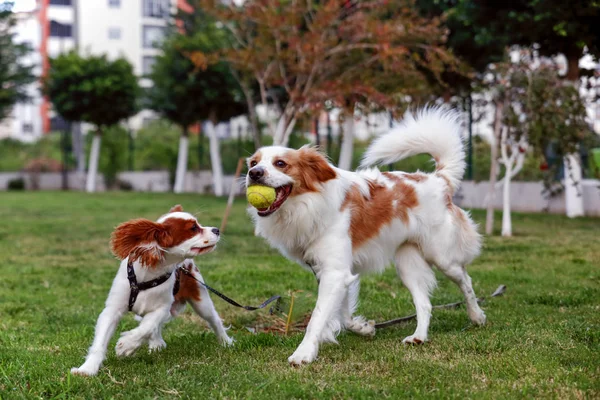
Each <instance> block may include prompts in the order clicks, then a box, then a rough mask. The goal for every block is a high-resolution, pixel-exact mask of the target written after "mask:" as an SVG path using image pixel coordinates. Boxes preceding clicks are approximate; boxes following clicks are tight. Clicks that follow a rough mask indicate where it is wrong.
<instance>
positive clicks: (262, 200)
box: [246, 185, 277, 210]
mask: <svg viewBox="0 0 600 400" xmlns="http://www.w3.org/2000/svg"><path fill="white" fill-rule="evenodd" d="M246 197H247V198H248V202H249V203H250V204H252V205H253V206H254V207H255V208H258V209H259V210H261V209H264V208H269V206H270V205H271V204H273V202H274V201H275V198H276V197H277V195H276V193H275V189H273V188H272V187H269V186H263V185H252V186H248V189H246Z"/></svg>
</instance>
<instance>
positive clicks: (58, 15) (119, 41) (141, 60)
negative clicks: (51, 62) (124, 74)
mask: <svg viewBox="0 0 600 400" xmlns="http://www.w3.org/2000/svg"><path fill="white" fill-rule="evenodd" d="M178 7H179V8H184V9H186V8H187V7H189V6H188V5H187V3H186V2H185V1H184V0H36V2H35V3H34V4H33V5H32V9H31V10H25V11H19V12H17V13H16V17H17V25H16V27H15V32H16V36H17V40H18V41H20V42H27V43H28V44H30V46H31V47H32V48H33V49H34V52H33V53H32V55H30V56H29V59H28V60H23V62H26V63H33V64H35V65H37V66H38V67H37V71H36V72H37V73H38V74H39V75H40V76H42V75H43V74H44V73H45V71H47V69H48V57H55V56H57V55H58V54H60V53H63V52H67V51H69V50H72V49H77V50H78V51H79V52H80V53H81V54H106V55H107V56H108V57H109V58H117V57H120V56H122V57H125V58H126V59H127V60H128V61H129V62H130V63H131V64H132V65H133V68H134V72H135V73H136V75H138V76H139V77H140V84H141V85H142V86H148V85H151V81H149V80H148V79H145V78H144V75H146V74H148V73H149V72H150V70H151V69H152V65H153V63H154V60H155V58H156V56H157V55H158V54H159V52H160V50H159V49H158V48H157V47H158V45H159V44H160V41H161V39H162V38H163V36H164V35H165V32H166V29H167V24H168V19H169V17H170V16H171V15H172V13H173V12H175V11H176V10H177V8H178ZM29 93H30V95H31V97H32V100H31V101H30V102H28V103H25V104H17V105H16V106H15V108H14V110H13V112H12V114H11V116H10V117H9V118H7V119H6V120H5V121H3V123H2V125H1V126H0V138H1V137H14V138H16V139H20V140H24V141H33V140H36V139H37V138H39V137H40V136H41V135H43V134H45V133H48V132H51V131H52V130H56V129H62V128H64V126H65V123H64V121H62V120H61V118H59V117H58V116H57V115H56V114H55V113H54V112H53V111H52V107H51V104H50V103H49V102H48V101H47V99H44V98H43V97H42V96H41V94H40V84H39V82H36V83H35V84H32V85H31V87H30V88H29ZM148 118H153V114H152V112H151V111H149V110H144V111H142V112H140V113H139V114H138V115H136V116H135V117H133V118H131V119H130V121H128V123H129V126H130V127H131V128H132V129H138V128H139V127H140V126H142V124H143V123H144V121H145V120H146V119H148Z"/></svg>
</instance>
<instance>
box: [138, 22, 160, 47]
mask: <svg viewBox="0 0 600 400" xmlns="http://www.w3.org/2000/svg"><path fill="white" fill-rule="evenodd" d="M165 31H166V28H164V27H162V26H147V25H144V27H143V31H142V34H143V37H142V43H143V45H144V47H145V48H152V47H159V46H160V44H161V43H162V40H163V38H164V37H165Z"/></svg>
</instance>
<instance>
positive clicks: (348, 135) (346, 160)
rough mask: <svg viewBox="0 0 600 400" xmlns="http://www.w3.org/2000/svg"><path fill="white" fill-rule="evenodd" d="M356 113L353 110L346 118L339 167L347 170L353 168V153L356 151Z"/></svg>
mask: <svg viewBox="0 0 600 400" xmlns="http://www.w3.org/2000/svg"><path fill="white" fill-rule="evenodd" d="M353 114H354V113H353V112H351V114H350V115H347V116H346V118H345V119H344V132H343V136H342V146H341V148H340V161H339V162H338V167H339V168H341V169H345V170H348V171H349V170H350V169H351V168H352V154H353V153H354V115H353Z"/></svg>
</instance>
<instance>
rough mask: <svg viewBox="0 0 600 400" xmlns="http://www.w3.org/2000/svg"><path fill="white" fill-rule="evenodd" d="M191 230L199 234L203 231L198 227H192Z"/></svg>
mask: <svg viewBox="0 0 600 400" xmlns="http://www.w3.org/2000/svg"><path fill="white" fill-rule="evenodd" d="M191 230H192V232H199V231H201V229H200V227H199V226H198V225H194V226H192V229H191Z"/></svg>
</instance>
